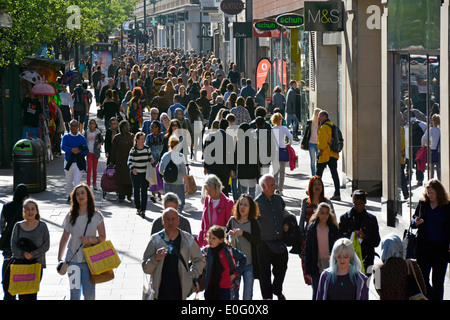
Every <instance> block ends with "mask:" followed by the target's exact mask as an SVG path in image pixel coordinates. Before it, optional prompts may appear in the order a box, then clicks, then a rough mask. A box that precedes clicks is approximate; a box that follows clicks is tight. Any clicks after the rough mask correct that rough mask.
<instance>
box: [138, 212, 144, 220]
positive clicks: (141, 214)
mask: <svg viewBox="0 0 450 320" xmlns="http://www.w3.org/2000/svg"><path fill="white" fill-rule="evenodd" d="M139 215H140V216H141V218H142V219H144V218H145V211H144V210H141V212H139Z"/></svg>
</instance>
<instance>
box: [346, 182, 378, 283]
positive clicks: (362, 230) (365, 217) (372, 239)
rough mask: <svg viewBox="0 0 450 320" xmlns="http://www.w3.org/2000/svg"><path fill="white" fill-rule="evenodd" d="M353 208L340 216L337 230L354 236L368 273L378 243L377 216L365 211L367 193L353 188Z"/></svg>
mask: <svg viewBox="0 0 450 320" xmlns="http://www.w3.org/2000/svg"><path fill="white" fill-rule="evenodd" d="M352 200H353V208H352V209H351V210H350V211H348V212H346V213H345V214H343V215H342V216H341V217H340V222H339V231H340V233H341V235H342V236H343V237H346V238H348V239H350V238H352V234H354V237H355V238H357V239H358V242H359V243H360V244H361V256H362V262H363V264H364V270H365V271H366V275H368V276H369V275H370V273H371V272H370V268H369V267H370V266H372V265H373V262H374V259H375V248H376V247H378V245H379V244H380V241H381V238H380V232H379V227H378V220H377V218H376V217H375V216H374V215H373V214H371V213H369V212H367V210H366V203H367V193H365V192H364V191H363V190H355V191H354V192H353V194H352Z"/></svg>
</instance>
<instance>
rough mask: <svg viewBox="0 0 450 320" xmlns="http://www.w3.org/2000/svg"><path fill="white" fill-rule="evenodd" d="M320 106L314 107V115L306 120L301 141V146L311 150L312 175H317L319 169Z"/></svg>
mask: <svg viewBox="0 0 450 320" xmlns="http://www.w3.org/2000/svg"><path fill="white" fill-rule="evenodd" d="M320 111H322V110H321V109H319V108H316V109H314V112H313V117H312V118H311V119H310V120H308V121H307V122H306V130H305V134H304V136H303V140H302V142H301V145H300V146H301V148H302V149H303V150H308V151H309V159H310V165H311V175H312V176H315V175H316V171H317V155H318V154H319V148H318V147H317V135H318V132H319V112H320Z"/></svg>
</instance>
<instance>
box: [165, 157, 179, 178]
mask: <svg viewBox="0 0 450 320" xmlns="http://www.w3.org/2000/svg"><path fill="white" fill-rule="evenodd" d="M163 177H164V181H166V182H167V183H175V182H176V181H177V178H178V167H177V165H176V164H175V162H173V161H172V159H170V161H169V163H168V164H167V166H166V168H165V169H164V175H163Z"/></svg>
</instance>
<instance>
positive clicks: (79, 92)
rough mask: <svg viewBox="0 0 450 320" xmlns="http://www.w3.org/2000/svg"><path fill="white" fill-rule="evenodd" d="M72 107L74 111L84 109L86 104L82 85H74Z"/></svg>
mask: <svg viewBox="0 0 450 320" xmlns="http://www.w3.org/2000/svg"><path fill="white" fill-rule="evenodd" d="M73 98H74V99H73V109H74V110H75V111H81V112H83V111H85V110H86V106H85V104H84V89H83V88H82V87H76V88H75V89H74V90H73Z"/></svg>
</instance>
